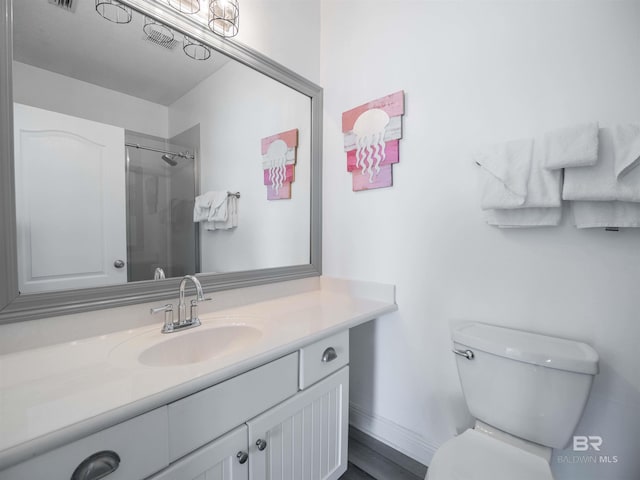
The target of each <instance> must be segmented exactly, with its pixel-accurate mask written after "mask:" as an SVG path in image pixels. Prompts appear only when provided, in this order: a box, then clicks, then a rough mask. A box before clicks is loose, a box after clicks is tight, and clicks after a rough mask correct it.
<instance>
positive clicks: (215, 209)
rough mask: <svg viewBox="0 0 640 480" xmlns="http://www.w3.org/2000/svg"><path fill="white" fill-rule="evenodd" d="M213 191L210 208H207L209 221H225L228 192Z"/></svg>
mask: <svg viewBox="0 0 640 480" xmlns="http://www.w3.org/2000/svg"><path fill="white" fill-rule="evenodd" d="M212 193H213V200H212V201H211V209H210V210H209V218H207V221H209V222H226V221H227V215H228V213H227V205H228V193H227V191H226V190H224V191H216V192H212Z"/></svg>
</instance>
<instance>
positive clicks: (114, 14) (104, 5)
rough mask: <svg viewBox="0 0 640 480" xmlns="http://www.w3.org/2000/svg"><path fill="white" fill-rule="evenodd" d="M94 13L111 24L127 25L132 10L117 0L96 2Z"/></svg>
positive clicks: (97, 0)
mask: <svg viewBox="0 0 640 480" xmlns="http://www.w3.org/2000/svg"><path fill="white" fill-rule="evenodd" d="M96 12H98V13H99V14H100V16H101V17H103V18H106V19H107V20H109V21H110V22H113V23H129V22H131V19H132V18H133V10H131V7H127V6H126V5H123V4H122V3H120V2H118V1H117V0H96Z"/></svg>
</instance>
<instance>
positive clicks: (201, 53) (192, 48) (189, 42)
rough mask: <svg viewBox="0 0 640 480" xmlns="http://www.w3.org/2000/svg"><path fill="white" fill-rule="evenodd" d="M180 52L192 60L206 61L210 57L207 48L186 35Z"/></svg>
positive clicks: (209, 51)
mask: <svg viewBox="0 0 640 480" xmlns="http://www.w3.org/2000/svg"><path fill="white" fill-rule="evenodd" d="M182 50H184V53H186V54H187V55H188V56H190V57H191V58H193V59H194V60H207V59H208V58H209V57H210V56H211V49H210V48H209V47H207V46H206V45H204V44H202V43H200V42H198V41H197V40H194V39H193V38H191V37H187V36H186V35H185V36H184V40H183V41H182Z"/></svg>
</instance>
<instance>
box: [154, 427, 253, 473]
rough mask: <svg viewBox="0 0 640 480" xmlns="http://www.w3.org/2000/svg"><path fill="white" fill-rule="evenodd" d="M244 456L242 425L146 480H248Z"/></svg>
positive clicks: (244, 439)
mask: <svg viewBox="0 0 640 480" xmlns="http://www.w3.org/2000/svg"><path fill="white" fill-rule="evenodd" d="M247 453H248V452H247V426H246V425H243V426H241V427H239V428H237V429H235V430H233V431H232V432H230V433H228V434H226V435H224V436H223V437H220V438H219V439H217V440H215V441H213V442H211V443H209V444H207V445H205V446H204V447H202V448H200V449H198V450H196V451H195V452H193V453H191V454H189V455H187V456H186V457H184V458H183V459H182V460H179V461H177V462H176V463H174V464H173V465H171V466H170V467H169V468H167V469H166V470H164V471H162V472H160V473H158V474H157V475H154V476H153V477H151V479H149V480H249V462H248V461H247V457H246V456H245V457H244V458H242V457H243V454H244V455H246V454H247ZM241 461H242V463H240V462H241Z"/></svg>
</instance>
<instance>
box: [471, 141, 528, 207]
mask: <svg viewBox="0 0 640 480" xmlns="http://www.w3.org/2000/svg"><path fill="white" fill-rule="evenodd" d="M532 153H533V140H532V139H525V140H515V141H511V142H507V143H502V144H499V145H493V146H491V147H487V148H485V149H484V150H483V151H481V152H479V153H477V154H476V155H474V160H475V162H476V163H477V164H478V165H480V166H481V167H482V168H481V178H482V198H481V202H480V206H481V208H482V209H483V210H489V209H493V208H515V207H519V206H522V205H523V204H524V202H525V200H526V198H527V184H528V182H529V173H530V170H531V157H532Z"/></svg>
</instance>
